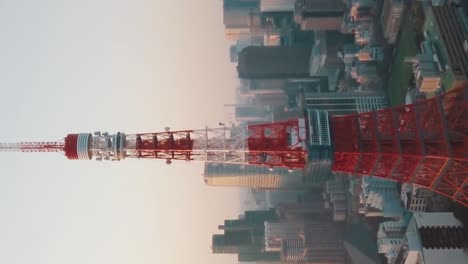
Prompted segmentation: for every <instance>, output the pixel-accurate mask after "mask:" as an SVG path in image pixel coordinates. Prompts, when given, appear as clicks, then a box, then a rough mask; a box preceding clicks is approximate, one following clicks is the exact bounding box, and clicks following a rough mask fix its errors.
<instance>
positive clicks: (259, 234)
mask: <svg viewBox="0 0 468 264" xmlns="http://www.w3.org/2000/svg"><path fill="white" fill-rule="evenodd" d="M276 218H277V217H276V214H275V210H274V209H270V210H267V211H246V212H245V214H244V215H243V216H240V217H239V219H234V220H225V221H224V225H222V226H220V227H219V229H221V230H224V234H222V235H221V234H218V235H213V241H212V242H213V244H212V251H213V253H215V254H237V255H238V260H239V261H262V260H263V261H277V260H280V254H279V253H278V252H266V251H265V250H264V248H265V242H264V241H265V227H264V222H265V221H270V220H275V219H276Z"/></svg>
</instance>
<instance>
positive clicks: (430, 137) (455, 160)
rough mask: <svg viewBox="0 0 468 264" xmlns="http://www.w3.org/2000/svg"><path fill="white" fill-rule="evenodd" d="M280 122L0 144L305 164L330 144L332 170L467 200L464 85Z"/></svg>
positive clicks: (84, 153)
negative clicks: (368, 108)
mask: <svg viewBox="0 0 468 264" xmlns="http://www.w3.org/2000/svg"><path fill="white" fill-rule="evenodd" d="M311 113H312V112H309V114H308V116H307V118H298V119H293V120H289V121H285V122H277V123H269V124H253V125H246V126H225V125H222V124H221V126H220V127H217V128H205V129H199V130H180V131H171V130H170V129H169V128H166V129H165V131H163V132H153V133H137V134H124V133H120V132H119V133H115V134H109V133H107V132H104V133H101V132H94V133H93V134H90V133H80V134H68V135H67V136H66V137H65V138H64V139H62V140H59V141H53V142H20V143H0V151H19V152H63V153H64V154H65V156H66V157H67V158H68V159H71V160H93V159H94V160H114V161H117V160H123V159H126V158H144V159H162V160H165V161H166V163H168V164H170V163H171V162H172V161H173V160H185V161H195V160H198V161H204V162H218V163H237V164H255V165H263V166H268V167H271V168H273V167H287V168H291V169H293V168H304V167H306V165H307V164H308V163H313V162H314V159H312V158H311V156H312V155H310V154H311V151H313V150H314V149H315V148H321V147H322V148H323V147H326V148H328V149H331V150H332V153H333V154H332V159H333V163H332V164H333V165H332V167H331V170H332V171H335V172H341V173H349V174H355V175H371V176H377V177H383V178H387V179H390V180H396V181H401V182H411V183H415V184H418V185H420V186H423V187H426V188H429V189H432V190H434V191H436V192H438V193H441V194H443V195H445V196H448V197H450V198H452V199H454V200H456V201H458V202H459V203H462V204H463V205H465V206H468V85H460V86H459V87H456V88H454V89H452V90H450V91H449V92H447V93H445V94H441V95H438V96H436V97H433V98H431V99H427V100H424V101H418V102H416V103H414V104H411V105H402V106H397V107H393V108H387V109H382V110H378V111H372V112H367V113H361V114H352V115H343V116H329V115H328V114H327V113H325V112H321V111H319V110H317V111H315V112H313V114H311Z"/></svg>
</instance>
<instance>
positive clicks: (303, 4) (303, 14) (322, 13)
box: [294, 0, 346, 31]
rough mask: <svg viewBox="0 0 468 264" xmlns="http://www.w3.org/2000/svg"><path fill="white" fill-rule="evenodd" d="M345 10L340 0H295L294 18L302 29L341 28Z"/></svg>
mask: <svg viewBox="0 0 468 264" xmlns="http://www.w3.org/2000/svg"><path fill="white" fill-rule="evenodd" d="M345 10H346V5H345V4H344V2H343V1H341V0H297V1H296V6H295V10H294V20H295V21H296V23H297V24H299V25H300V27H301V29H302V30H304V31H311V30H341V27H342V24H343V19H344V13H345Z"/></svg>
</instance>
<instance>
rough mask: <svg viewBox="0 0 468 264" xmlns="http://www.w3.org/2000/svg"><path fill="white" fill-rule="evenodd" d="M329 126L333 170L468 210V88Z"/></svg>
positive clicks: (346, 118)
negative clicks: (405, 185) (421, 191)
mask: <svg viewBox="0 0 468 264" xmlns="http://www.w3.org/2000/svg"><path fill="white" fill-rule="evenodd" d="M330 123H331V127H332V137H333V142H334V150H335V161H334V164H333V167H332V170H333V171H337V172H347V173H352V174H360V175H373V176H378V177H383V178H387V179H392V180H397V181H401V182H410V183H415V184H418V185H421V186H424V187H426V188H429V189H431V190H433V191H435V192H438V193H441V194H443V195H446V196H448V197H450V198H452V199H454V200H456V201H458V202H460V203H462V204H464V205H465V206H468V87H467V85H463V86H459V87H457V88H454V89H452V90H451V91H449V92H447V93H445V94H442V95H439V96H436V97H434V98H431V99H428V100H424V101H420V102H417V103H414V104H411V105H402V106H397V107H393V108H388V109H383V110H378V111H374V112H368V113H362V114H355V115H346V116H333V117H332V118H331V122H330Z"/></svg>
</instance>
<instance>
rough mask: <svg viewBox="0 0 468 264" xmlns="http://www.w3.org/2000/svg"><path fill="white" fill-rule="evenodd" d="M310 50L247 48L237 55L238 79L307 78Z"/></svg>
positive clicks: (304, 48)
mask: <svg viewBox="0 0 468 264" xmlns="http://www.w3.org/2000/svg"><path fill="white" fill-rule="evenodd" d="M311 50H312V49H311V48H310V47H307V46H305V45H300V46H299V45H298V46H280V47H275V46H268V47H266V46H265V47H247V48H245V49H243V50H242V51H241V52H240V53H239V62H238V66H237V71H238V74H239V78H241V79H251V80H252V79H287V78H304V77H309V60H310V54H311Z"/></svg>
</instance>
